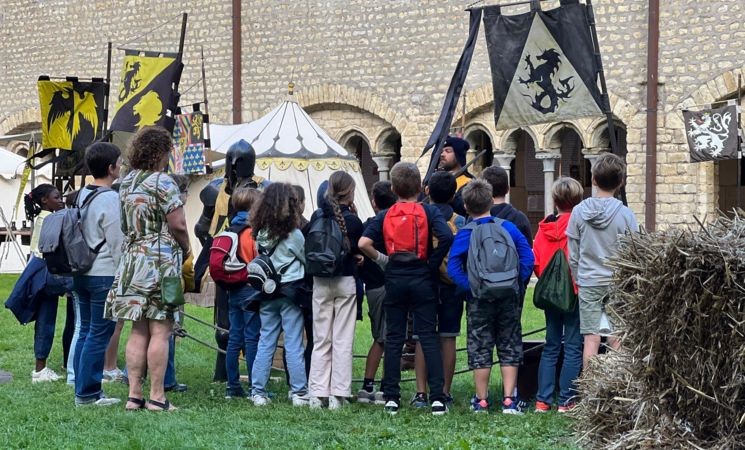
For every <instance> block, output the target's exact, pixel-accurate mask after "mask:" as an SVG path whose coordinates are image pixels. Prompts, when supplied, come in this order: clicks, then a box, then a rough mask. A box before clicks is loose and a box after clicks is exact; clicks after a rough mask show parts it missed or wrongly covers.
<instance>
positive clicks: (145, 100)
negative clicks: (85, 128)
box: [111, 50, 183, 133]
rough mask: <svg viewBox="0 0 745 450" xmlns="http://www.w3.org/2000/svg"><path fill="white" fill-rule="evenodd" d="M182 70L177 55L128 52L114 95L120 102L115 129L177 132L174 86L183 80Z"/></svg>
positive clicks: (112, 126) (117, 107) (112, 125)
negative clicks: (153, 128) (154, 128)
mask: <svg viewBox="0 0 745 450" xmlns="http://www.w3.org/2000/svg"><path fill="white" fill-rule="evenodd" d="M182 68H183V65H182V64H181V63H180V62H179V59H178V54H175V53H152V52H141V51H138V50H125V56H124V67H123V68H122V74H121V79H120V81H119V89H118V90H116V91H115V92H112V94H111V95H112V98H114V99H116V113H115V114H114V118H113V119H112V121H111V130H112V131H123V132H130V133H132V132H135V131H137V130H139V129H140V128H142V127H146V126H151V125H160V126H162V127H164V128H166V129H167V130H169V131H173V125H174V118H173V111H174V110H175V109H176V93H175V92H174V86H176V85H177V84H178V81H179V79H180V78H181V69H182Z"/></svg>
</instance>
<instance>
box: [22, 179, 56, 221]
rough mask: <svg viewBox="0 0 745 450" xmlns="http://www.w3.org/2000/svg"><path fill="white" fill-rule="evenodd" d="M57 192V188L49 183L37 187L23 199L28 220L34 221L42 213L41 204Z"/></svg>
mask: <svg viewBox="0 0 745 450" xmlns="http://www.w3.org/2000/svg"><path fill="white" fill-rule="evenodd" d="M56 190H57V188H56V187H54V186H52V185H51V184H49V183H44V184H40V185H38V186H36V187H35V188H34V189H32V190H31V192H29V193H28V194H26V195H25V196H24V197H23V206H24V209H25V211H26V219H27V220H34V218H35V217H36V216H38V215H39V214H40V213H41V210H42V208H41V202H42V200H44V199H45V198H46V197H48V196H49V194H51V193H52V192H55V191H56Z"/></svg>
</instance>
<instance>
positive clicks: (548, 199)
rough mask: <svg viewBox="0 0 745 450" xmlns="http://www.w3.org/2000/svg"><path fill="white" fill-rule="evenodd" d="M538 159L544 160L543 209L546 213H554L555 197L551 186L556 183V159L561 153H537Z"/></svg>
mask: <svg viewBox="0 0 745 450" xmlns="http://www.w3.org/2000/svg"><path fill="white" fill-rule="evenodd" d="M535 157H536V159H538V160H540V161H542V162H543V209H544V213H545V214H544V215H545V216H547V215H549V214H553V212H554V199H553V197H552V195H551V187H552V186H553V184H554V172H555V170H556V160H557V159H559V158H561V155H557V154H554V153H536V155H535Z"/></svg>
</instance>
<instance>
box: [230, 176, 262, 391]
mask: <svg viewBox="0 0 745 450" xmlns="http://www.w3.org/2000/svg"><path fill="white" fill-rule="evenodd" d="M260 198H261V193H260V192H259V191H258V190H256V189H247V188H239V189H236V190H235V191H234V192H233V195H232V196H231V198H230V201H231V202H232V204H233V210H234V211H236V214H235V217H233V220H231V222H230V225H231V229H234V230H236V231H237V230H239V229H241V228H242V230H241V231H240V232H239V234H238V241H239V242H238V250H237V253H238V257H239V258H240V260H241V261H243V262H244V263H249V262H251V260H252V259H253V258H254V257H255V256H256V242H255V241H254V240H253V237H252V236H251V228H250V227H249V226H248V216H249V212H250V211H251V208H252V207H253V205H255V204H256V203H257V202H258V200H259V199H260ZM256 295H257V292H256V290H255V289H253V288H252V287H251V286H250V285H245V286H243V287H242V288H239V289H236V290H232V291H228V308H229V309H228V318H229V321H230V331H229V334H228V347H227V353H226V355H225V372H226V373H227V376H228V385H227V388H226V389H225V398H245V397H246V392H245V391H244V390H243V388H242V387H241V382H240V359H239V358H240V355H241V350H243V355H244V356H245V358H246V367H247V369H248V375H249V377H250V376H251V370H252V369H253V365H254V358H256V351H257V349H258V346H259V333H260V331H261V318H260V317H259V303H258V301H254V298H255V297H256Z"/></svg>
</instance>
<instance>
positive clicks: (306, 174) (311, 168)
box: [210, 100, 375, 221]
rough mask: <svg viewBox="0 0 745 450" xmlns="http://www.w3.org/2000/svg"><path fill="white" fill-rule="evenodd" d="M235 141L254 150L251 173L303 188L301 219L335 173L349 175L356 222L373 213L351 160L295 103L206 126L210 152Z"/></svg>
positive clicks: (315, 206)
mask: <svg viewBox="0 0 745 450" xmlns="http://www.w3.org/2000/svg"><path fill="white" fill-rule="evenodd" d="M241 139H243V140H245V141H247V142H248V143H250V144H251V146H253V148H254V150H256V170H255V172H256V174H257V175H259V176H262V177H264V178H267V179H268V180H270V181H273V182H286V183H291V184H295V185H298V186H302V187H303V188H304V189H305V211H304V213H303V215H304V216H305V217H306V218H309V217H310V215H311V214H312V213H313V211H314V210H315V209H316V208H317V204H316V192H317V191H318V187H319V186H320V185H321V183H322V182H323V181H325V180H328V179H329V176H331V174H332V173H333V172H335V171H337V170H344V171H345V172H348V173H349V174H350V175H352V177H354V181H355V183H356V185H357V187H356V189H355V199H354V203H355V206H356V207H357V212H358V213H359V216H360V218H361V219H362V220H363V221H364V220H366V219H367V218H368V217H372V216H373V215H374V214H375V213H374V211H373V209H372V204H371V203H370V199H369V198H368V196H367V189H365V180H364V179H363V177H362V172H361V171H360V165H359V162H358V161H357V159H356V158H355V157H354V155H351V154H350V153H349V152H347V150H346V149H344V147H342V146H341V145H339V143H337V142H336V141H334V140H333V139H331V138H330V137H329V136H328V134H326V132H325V131H324V130H323V129H322V128H321V127H320V126H318V124H316V123H315V122H313V120H312V119H311V118H310V116H308V114H307V113H306V112H305V111H304V110H303V109H302V108H301V107H300V106H299V105H298V104H297V103H296V102H295V101H293V100H287V101H285V102H283V103H282V104H280V105H279V106H277V107H276V108H274V110H272V112H270V113H269V114H267V115H265V116H264V117H262V118H260V119H258V120H256V121H254V122H251V123H245V124H239V125H217V124H211V125H210V140H211V141H212V148H213V150H215V151H216V152H219V153H223V154H224V153H226V152H227V151H228V148H229V147H230V146H231V145H233V144H234V143H235V142H238V141H239V140H241ZM221 164H222V162H218V163H216V164H213V166H215V167H219V166H220V165H221Z"/></svg>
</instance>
